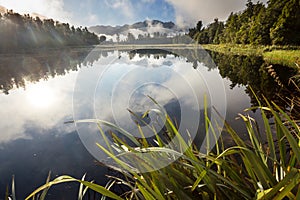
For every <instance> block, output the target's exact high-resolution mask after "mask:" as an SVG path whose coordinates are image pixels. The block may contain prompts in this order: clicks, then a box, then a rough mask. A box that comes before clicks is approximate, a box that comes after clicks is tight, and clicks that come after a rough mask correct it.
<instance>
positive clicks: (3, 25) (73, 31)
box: [0, 10, 99, 53]
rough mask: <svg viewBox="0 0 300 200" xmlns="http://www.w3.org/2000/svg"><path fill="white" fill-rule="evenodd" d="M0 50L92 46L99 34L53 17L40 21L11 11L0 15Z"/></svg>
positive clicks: (96, 41)
mask: <svg viewBox="0 0 300 200" xmlns="http://www.w3.org/2000/svg"><path fill="white" fill-rule="evenodd" d="M0 38H1V40H0V52H5V53H7V52H16V51H17V52H18V51H26V50H27V51H28V50H32V49H36V48H45V47H46V48H58V47H59V48H60V47H65V46H78V45H94V44H98V43H99V39H98V36H97V35H95V34H94V33H90V32H89V31H88V30H87V28H81V27H80V28H75V27H74V26H71V27H70V25H69V24H68V23H60V22H58V21H54V20H53V19H44V20H41V19H40V18H39V17H35V18H32V17H31V16H30V15H27V14H26V15H23V16H22V15H20V14H18V13H15V12H13V11H12V10H10V11H7V12H6V13H4V14H3V15H1V14H0Z"/></svg>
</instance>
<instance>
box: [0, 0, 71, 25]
mask: <svg viewBox="0 0 300 200" xmlns="http://www.w3.org/2000/svg"><path fill="white" fill-rule="evenodd" d="M0 5H2V6H4V7H6V8H7V9H13V10H14V11H16V12H19V13H21V14H27V13H29V14H31V13H38V14H40V15H43V16H46V17H47V18H53V19H55V20H59V21H62V22H70V18H71V16H72V15H71V13H69V12H66V11H65V10H64V1H63V0H51V1H50V0H39V1H36V0H26V1H19V0H0Z"/></svg>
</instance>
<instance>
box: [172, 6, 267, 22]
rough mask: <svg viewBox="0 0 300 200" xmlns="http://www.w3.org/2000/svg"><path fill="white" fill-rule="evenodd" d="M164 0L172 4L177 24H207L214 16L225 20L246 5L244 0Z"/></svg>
mask: <svg viewBox="0 0 300 200" xmlns="http://www.w3.org/2000/svg"><path fill="white" fill-rule="evenodd" d="M166 2H168V3H170V4H171V5H173V6H174V9H175V15H176V23H177V24H178V25H179V26H191V25H192V26H195V24H196V22H197V21H199V20H202V21H203V23H204V24H208V23H210V22H212V21H213V19H214V18H218V19H220V20H226V18H227V17H228V16H229V14H230V13H231V12H237V11H240V10H242V9H244V7H245V5H246V0H242V1H241V0H226V1H224V0H209V1H207V0H187V1H182V0H166ZM262 2H266V0H262Z"/></svg>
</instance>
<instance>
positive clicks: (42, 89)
mask: <svg viewBox="0 0 300 200" xmlns="http://www.w3.org/2000/svg"><path fill="white" fill-rule="evenodd" d="M56 99H57V98H56V95H55V92H54V90H53V89H51V88H50V87H49V86H44V85H42V84H37V85H30V87H28V88H27V94H26V100H27V101H28V103H30V104H31V105H32V106H34V107H36V108H48V107H50V106H52V105H53V104H54V103H55V101H56Z"/></svg>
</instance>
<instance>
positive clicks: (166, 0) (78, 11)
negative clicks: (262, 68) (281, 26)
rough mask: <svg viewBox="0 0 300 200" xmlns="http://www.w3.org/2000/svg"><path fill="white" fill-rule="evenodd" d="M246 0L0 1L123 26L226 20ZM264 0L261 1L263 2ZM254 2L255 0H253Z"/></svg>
mask: <svg viewBox="0 0 300 200" xmlns="http://www.w3.org/2000/svg"><path fill="white" fill-rule="evenodd" d="M246 1H247V0H24V1H20V0H0V5H1V6H4V7H5V8H7V9H13V10H14V11H16V12H19V13H22V14H23V13H38V14H40V15H42V16H45V17H48V18H54V19H56V20H58V21H61V22H67V23H70V24H72V25H75V26H92V25H100V24H101V25H123V24H132V23H135V22H138V21H144V20H146V19H149V20H153V19H157V20H161V21H173V22H175V23H176V24H177V25H179V26H183V27H184V26H189V27H194V26H195V24H196V23H197V21H199V20H202V21H203V23H204V24H208V23H210V22H212V21H213V19H214V18H218V19H220V20H226V18H227V17H228V16H229V14H230V13H231V12H237V11H240V10H243V9H244V8H245V4H246ZM266 1H267V0H261V2H264V3H265V2H266ZM253 2H256V0H253Z"/></svg>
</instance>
